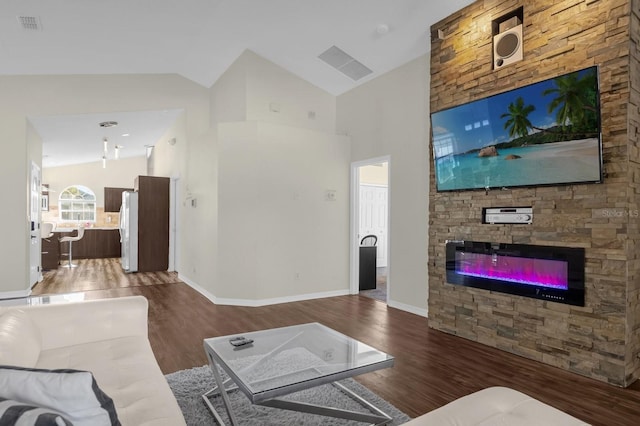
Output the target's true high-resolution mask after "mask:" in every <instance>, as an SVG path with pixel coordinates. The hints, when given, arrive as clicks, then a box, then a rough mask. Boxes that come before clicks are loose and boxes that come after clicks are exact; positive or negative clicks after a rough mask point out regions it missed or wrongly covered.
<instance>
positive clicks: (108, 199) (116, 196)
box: [104, 187, 133, 213]
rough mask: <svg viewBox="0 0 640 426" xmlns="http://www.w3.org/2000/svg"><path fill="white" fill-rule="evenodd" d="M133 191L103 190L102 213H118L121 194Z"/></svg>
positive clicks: (120, 189)
mask: <svg viewBox="0 0 640 426" xmlns="http://www.w3.org/2000/svg"><path fill="white" fill-rule="evenodd" d="M124 191H133V188H110V187H105V188H104V211H105V212H107V213H109V212H111V213H114V212H116V213H117V212H119V211H120V205H121V204H122V193H123V192H124Z"/></svg>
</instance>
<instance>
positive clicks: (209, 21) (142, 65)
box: [0, 0, 472, 144]
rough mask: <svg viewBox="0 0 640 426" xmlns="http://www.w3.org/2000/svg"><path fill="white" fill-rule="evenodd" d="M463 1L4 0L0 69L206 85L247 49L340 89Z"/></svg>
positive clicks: (408, 51)
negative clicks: (339, 66)
mask: <svg viewBox="0 0 640 426" xmlns="http://www.w3.org/2000/svg"><path fill="white" fill-rule="evenodd" d="M470 3H472V1H470V0H448V1H428V0H182V1H178V0H109V1H104V0H56V1H50V0H3V1H2V2H1V3H0V75H33V74H43V75H46V74H49V75H51V74H53V75H56V74H132V73H134V74H135V73H177V74H180V75H182V76H184V77H186V78H188V79H190V80H192V81H194V82H196V83H198V84H200V85H202V86H204V87H210V86H211V85H212V84H213V83H215V81H216V80H217V79H218V78H219V77H220V76H221V75H222V73H224V71H225V70H226V69H227V68H228V67H229V66H230V65H231V64H232V63H233V61H234V60H235V59H236V58H237V57H238V56H239V55H240V54H241V53H242V52H243V51H244V50H245V49H250V50H252V51H253V52H255V53H257V54H259V55H260V56H262V57H264V58H266V59H268V60H270V61H272V62H274V63H275V64H277V65H279V66H281V67H283V68H285V69H287V70H288V71H290V72H292V73H294V74H296V75H298V76H299V77H301V78H303V79H305V80H307V81H309V82H310V83H312V84H314V85H316V86H318V87H320V88H322V89H324V90H326V91H327V92H329V93H331V94H334V95H339V94H341V93H344V92H346V91H348V90H350V89H352V88H354V87H356V86H357V85H359V84H362V83H364V82H366V81H369V80H371V79H373V78H375V77H377V76H379V75H381V74H384V73H386V72H387V71H390V70H392V69H394V68H396V67H398V66H400V65H402V64H404V63H406V62H408V61H410V60H412V59H415V58H417V57H418V56H420V55H423V54H425V53H427V52H428V49H429V44H430V41H429V38H430V35H429V28H430V26H431V25H432V24H433V23H435V22H437V21H439V20H440V19H442V18H444V17H446V16H448V15H449V14H451V13H453V12H454V11H456V10H459V9H461V8H463V7H464V6H466V5H468V4H470ZM332 46H337V47H338V48H339V49H341V50H342V51H344V52H345V53H347V54H348V55H350V56H352V57H353V58H354V59H355V60H356V61H358V62H359V63H360V64H362V65H364V66H365V67H367V68H369V69H370V70H371V71H372V72H371V73H370V74H368V75H366V76H364V77H361V78H359V79H358V80H357V81H356V80H353V79H352V78H350V77H348V76H346V75H345V74H343V73H342V72H340V71H338V70H336V69H335V68H333V67H331V66H330V65H328V64H327V63H325V62H323V61H322V60H321V59H319V58H318V56H319V55H321V54H322V53H323V52H324V51H326V50H327V49H329V48H330V47H332ZM77 119H80V117H77ZM58 127H59V126H58ZM38 131H39V132H40V133H41V136H42V137H43V140H44V143H45V144H46V143H47V140H48V139H49V135H48V134H47V133H46V131H45V129H44V128H42V129H40V128H38ZM42 133H44V134H42Z"/></svg>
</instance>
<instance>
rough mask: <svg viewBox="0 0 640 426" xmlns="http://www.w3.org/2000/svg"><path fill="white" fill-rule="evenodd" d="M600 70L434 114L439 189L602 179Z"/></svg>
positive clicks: (498, 186) (562, 77)
mask: <svg viewBox="0 0 640 426" xmlns="http://www.w3.org/2000/svg"><path fill="white" fill-rule="evenodd" d="M598 87H599V86H598V68H597V67H595V66H594V67H590V68H587V69H583V70H580V71H575V72H572V73H569V74H565V75H561V76H558V77H555V78H551V79H548V80H544V81H540V82H538V83H534V84H531V85H528V86H524V87H520V88H517V89H514V90H510V91H508V92H505V93H501V94H498V95H494V96H491V97H488V98H485V99H481V100H477V101H473V102H469V103H467V104H463V105H459V106H456V107H453V108H449V109H446V110H442V111H438V112H434V113H433V114H431V134H432V146H433V158H434V162H435V180H436V188H437V190H438V191H456V190H466V189H491V188H513V187H520V186H534V185H536V186H537V185H561V184H576V183H600V182H602V140H601V139H602V138H601V131H600V94H599V90H598Z"/></svg>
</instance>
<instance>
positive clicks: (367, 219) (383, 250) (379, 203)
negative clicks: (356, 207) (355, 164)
mask: <svg viewBox="0 0 640 426" xmlns="http://www.w3.org/2000/svg"><path fill="white" fill-rule="evenodd" d="M387 197H388V188H387V187H386V186H382V185H364V184H362V185H360V231H359V234H360V238H362V237H364V236H365V235H369V234H373V235H375V236H376V237H378V244H377V246H378V249H377V257H376V265H377V266H378V267H386V266H387Z"/></svg>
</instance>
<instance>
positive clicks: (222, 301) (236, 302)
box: [178, 274, 349, 307]
mask: <svg viewBox="0 0 640 426" xmlns="http://www.w3.org/2000/svg"><path fill="white" fill-rule="evenodd" d="M178 278H179V279H180V280H182V281H184V282H185V283H186V284H187V285H188V286H189V287H191V288H193V289H194V290H195V291H197V292H198V293H200V294H202V295H203V296H204V297H206V298H207V299H209V300H210V301H211V302H213V303H215V304H216V305H230V306H249V307H258V306H268V305H277V304H278V303H289V302H300V301H303V300H311V299H322V298H325V297H335V296H345V295H348V294H349V290H348V289H345V290H335V291H326V292H322V293H309V294H299V295H294V296H286V297H274V298H270V299H226V298H221V297H216V296H215V295H214V294H212V293H210V292H209V291H208V290H205V289H204V288H202V287H200V286H199V285H198V284H196V283H194V282H193V281H191V280H190V279H189V278H188V277H185V276H183V275H180V274H178Z"/></svg>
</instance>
